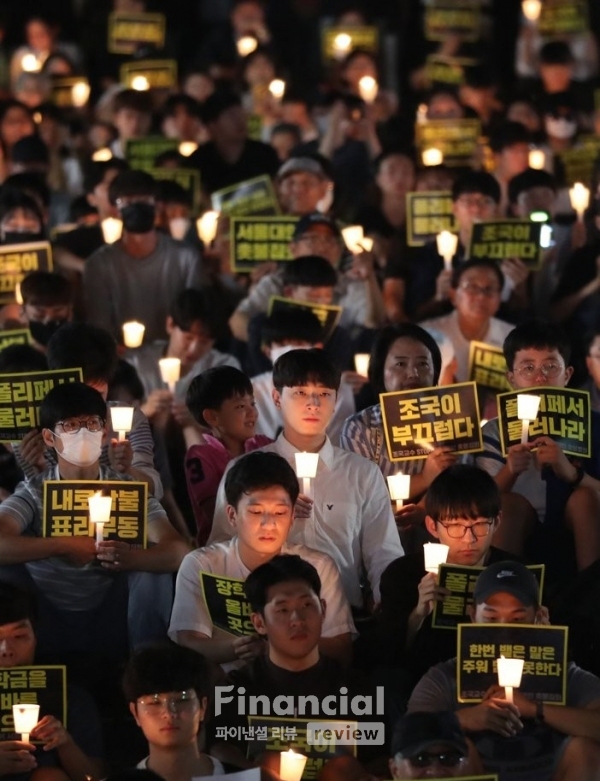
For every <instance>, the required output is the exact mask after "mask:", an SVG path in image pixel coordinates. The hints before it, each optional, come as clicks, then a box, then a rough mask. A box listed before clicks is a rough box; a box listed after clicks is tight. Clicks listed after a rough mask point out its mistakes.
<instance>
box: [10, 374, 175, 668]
mask: <svg viewBox="0 0 600 781" xmlns="http://www.w3.org/2000/svg"><path fill="white" fill-rule="evenodd" d="M106 414H107V408H106V402H105V401H104V399H103V398H102V396H101V395H100V394H99V393H98V391H96V390H94V389H93V388H90V387H88V386H87V385H84V384H83V383H79V382H70V383H65V384H64V385H57V386H56V387H54V388H53V389H52V390H50V391H49V393H48V394H47V395H46V397H45V398H44V399H43V401H42V403H41V405H40V425H41V428H42V437H43V439H44V443H45V444H46V446H47V447H48V448H52V449H54V450H55V452H56V460H57V466H52V467H50V468H49V469H47V470H46V471H45V472H43V473H42V474H40V475H37V476H35V477H33V478H32V479H30V480H26V481H25V482H22V483H20V484H19V485H18V486H17V488H16V490H15V492H14V494H13V495H12V496H10V497H9V498H8V499H6V500H5V501H4V502H2V504H1V505H0V565H1V566H0V577H2V578H3V579H5V580H13V581H16V582H21V583H31V582H33V585H34V586H35V589H36V593H37V594H38V595H39V598H40V633H39V641H40V645H42V641H43V643H44V650H46V651H48V652H50V651H51V650H55V649H57V650H58V651H59V652H63V651H64V652H66V651H77V650H81V649H82V648H83V649H88V650H89V649H92V648H93V649H94V650H97V649H99V648H100V649H102V651H106V653H110V650H106V649H111V650H112V648H111V646H112V643H113V640H115V638H116V636H117V635H118V632H117V631H116V624H117V619H118V618H119V611H118V606H119V604H120V603H119V596H121V598H122V594H120V592H121V591H122V590H123V588H124V587H126V588H127V589H128V591H129V594H128V597H125V604H128V622H127V623H128V629H129V637H130V642H131V644H132V645H133V646H134V647H135V646H137V645H139V644H140V643H143V642H145V641H147V640H151V639H155V638H157V637H161V636H163V633H164V631H165V629H166V624H167V623H168V617H169V613H170V608H171V599H172V578H171V575H170V573H172V572H175V571H176V570H177V569H178V567H179V564H180V563H181V561H182V559H183V557H184V556H185V554H186V553H187V552H188V550H189V547H188V545H187V543H186V542H185V541H184V540H183V539H182V538H181V537H180V536H179V534H177V532H176V531H175V530H174V529H173V527H172V526H171V524H170V523H169V521H168V519H167V517H166V516H165V513H164V510H163V509H162V507H161V506H160V504H159V503H158V502H157V501H156V499H154V498H152V497H150V498H149V499H148V504H147V508H146V509H147V519H148V527H147V537H148V543H149V545H148V548H147V549H146V550H141V549H136V548H134V547H132V546H131V545H129V543H127V542H123V541H120V540H119V541H111V540H106V541H103V542H99V543H96V542H95V540H94V538H93V537H90V536H85V537H78V536H71V537H42V519H43V514H44V507H43V503H44V482H45V481H46V480H53V479H62V480H98V479H100V480H123V481H125V480H129V479H131V478H129V477H128V476H124V475H122V474H120V473H118V472H115V471H114V470H112V469H109V468H106V467H104V466H101V465H100V453H101V448H102V440H103V438H104V437H105V436H106ZM8 565H21V566H18V567H15V566H8ZM161 573H164V574H162V576H161V577H159V575H160V574H161ZM113 635H114V637H113Z"/></svg>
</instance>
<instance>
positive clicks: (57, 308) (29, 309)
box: [23, 303, 73, 323]
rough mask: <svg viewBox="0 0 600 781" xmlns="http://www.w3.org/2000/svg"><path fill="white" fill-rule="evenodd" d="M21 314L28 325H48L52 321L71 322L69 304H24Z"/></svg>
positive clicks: (70, 307) (71, 314)
mask: <svg viewBox="0 0 600 781" xmlns="http://www.w3.org/2000/svg"><path fill="white" fill-rule="evenodd" d="M23 314H24V315H25V319H26V320H27V322H28V323H48V322H50V321H52V320H65V321H67V320H71V319H72V317H73V307H72V306H71V304H35V303H30V304H24V306H23Z"/></svg>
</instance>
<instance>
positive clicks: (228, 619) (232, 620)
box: [199, 572, 256, 636]
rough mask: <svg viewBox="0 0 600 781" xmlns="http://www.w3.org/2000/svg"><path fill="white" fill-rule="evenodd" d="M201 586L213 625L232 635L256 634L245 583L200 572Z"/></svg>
mask: <svg viewBox="0 0 600 781" xmlns="http://www.w3.org/2000/svg"><path fill="white" fill-rule="evenodd" d="M199 577H200V585H201V586H202V595H203V597H204V602H205V603H206V609H207V610H208V614H209V615H210V619H211V621H212V622H213V625H214V626H215V627H217V628H218V629H222V630H223V631H225V632H229V633H230V634H233V635H237V636H241V635H253V634H255V633H256V630H255V629H254V626H253V625H252V621H251V620H250V614H251V613H252V609H251V608H250V603H249V602H248V600H247V599H246V594H245V593H244V581H243V580H239V579H237V578H226V577H222V576H220V575H213V574H212V573H210V572H200V573H199Z"/></svg>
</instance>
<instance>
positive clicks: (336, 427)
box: [252, 310, 366, 445]
mask: <svg viewBox="0 0 600 781" xmlns="http://www.w3.org/2000/svg"><path fill="white" fill-rule="evenodd" d="M312 347H319V348H322V347H323V328H322V327H321V323H320V322H319V320H318V318H317V316H316V315H314V314H313V313H312V312H310V311H308V310H299V311H297V312H293V311H279V312H274V313H273V314H271V315H269V316H268V317H267V318H265V319H264V320H263V321H262V349H263V350H264V352H265V355H266V356H268V357H269V359H270V361H271V368H270V369H269V370H268V371H265V372H263V373H262V374H259V375H257V376H256V377H253V378H252V387H253V388H254V398H255V400H256V408H257V410H258V422H257V430H258V431H259V432H260V433H261V434H264V435H265V436H267V437H270V438H271V439H275V437H276V436H277V435H278V434H279V432H280V431H281V429H282V428H283V421H282V419H281V414H280V412H279V410H278V409H277V407H276V406H275V404H274V403H273V365H274V364H275V362H276V361H277V359H278V358H279V357H280V356H282V355H284V354H285V353H286V352H289V351H290V350H295V349H303V348H304V349H307V350H309V349H310V348H312ZM324 352H325V351H324ZM330 356H331V354H330ZM331 359H332V361H333V363H335V364H336V365H338V366H340V362H339V361H338V359H337V357H335V358H334V357H333V356H331ZM346 374H350V375H353V376H354V375H355V376H357V377H359V379H360V381H361V383H362V384H364V383H365V382H366V378H360V376H359V375H356V373H355V372H344V373H343V374H342V381H341V382H340V392H339V394H338V397H337V399H336V404H335V411H334V413H333V417H332V418H331V421H330V423H329V426H328V427H327V435H328V436H329V438H330V439H331V441H332V442H333V443H334V445H337V444H338V443H339V438H340V431H341V428H342V426H343V423H344V421H345V420H346V418H347V417H348V415H352V414H353V413H354V411H355V409H356V407H355V403H354V395H353V393H352V385H351V384H350V383H349V382H345V381H344V375H346Z"/></svg>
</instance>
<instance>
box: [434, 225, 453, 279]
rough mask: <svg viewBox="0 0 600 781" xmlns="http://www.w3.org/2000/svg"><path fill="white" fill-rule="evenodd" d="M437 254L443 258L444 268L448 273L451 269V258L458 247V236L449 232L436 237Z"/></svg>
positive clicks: (443, 232)
mask: <svg viewBox="0 0 600 781" xmlns="http://www.w3.org/2000/svg"><path fill="white" fill-rule="evenodd" d="M436 244H437V251H438V254H439V255H441V256H442V257H443V258H444V268H445V269H446V271H449V270H450V269H451V268H452V258H453V257H454V255H455V254H456V248H457V247H458V236H457V235H456V233H450V231H442V232H441V233H438V235H437V237H436Z"/></svg>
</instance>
